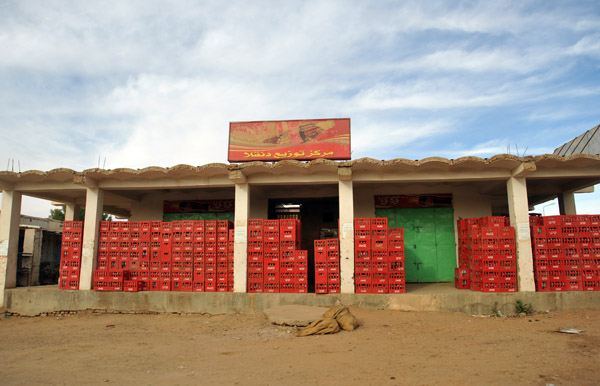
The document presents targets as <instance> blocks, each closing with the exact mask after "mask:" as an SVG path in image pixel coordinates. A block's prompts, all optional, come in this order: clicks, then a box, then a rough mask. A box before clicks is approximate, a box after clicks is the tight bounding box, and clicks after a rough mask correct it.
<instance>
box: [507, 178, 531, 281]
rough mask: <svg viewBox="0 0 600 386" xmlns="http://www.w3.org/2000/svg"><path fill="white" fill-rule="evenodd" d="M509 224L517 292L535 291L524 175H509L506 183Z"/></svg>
mask: <svg viewBox="0 0 600 386" xmlns="http://www.w3.org/2000/svg"><path fill="white" fill-rule="evenodd" d="M506 187H507V192H508V211H509V214H510V225H511V226H513V227H514V228H515V243H516V247H517V280H518V286H519V292H527V291H535V281H534V278H533V252H532V250H531V236H530V233H529V203H528V200H527V183H526V180H525V177H511V178H509V179H508V181H507V183H506Z"/></svg>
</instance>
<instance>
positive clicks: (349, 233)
mask: <svg viewBox="0 0 600 386" xmlns="http://www.w3.org/2000/svg"><path fill="white" fill-rule="evenodd" d="M338 188H339V205H340V235H339V237H340V279H341V288H340V289H341V292H342V293H347V294H352V293H354V192H353V184H352V181H351V180H349V181H348V180H342V179H341V178H340V181H339V183H338Z"/></svg>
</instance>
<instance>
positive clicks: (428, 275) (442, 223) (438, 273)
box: [375, 208, 456, 283]
mask: <svg viewBox="0 0 600 386" xmlns="http://www.w3.org/2000/svg"><path fill="white" fill-rule="evenodd" d="M375 215H376V216H377V217H387V219H388V226H389V227H391V228H393V227H400V228H404V247H405V267H406V268H405V269H406V281H407V282H419V283H423V282H447V281H452V280H454V268H455V267H456V244H455V233H454V211H453V208H399V209H376V210H375Z"/></svg>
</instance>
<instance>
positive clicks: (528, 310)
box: [515, 300, 533, 315]
mask: <svg viewBox="0 0 600 386" xmlns="http://www.w3.org/2000/svg"><path fill="white" fill-rule="evenodd" d="M515 312H516V313H517V314H527V315H531V314H533V305H531V303H523V302H522V301H521V300H517V303H516V304H515Z"/></svg>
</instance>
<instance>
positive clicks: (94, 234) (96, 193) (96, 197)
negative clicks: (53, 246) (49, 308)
mask: <svg viewBox="0 0 600 386" xmlns="http://www.w3.org/2000/svg"><path fill="white" fill-rule="evenodd" d="M86 189H87V191H86V197H85V220H84V223H83V245H82V247H83V248H82V251H81V271H80V274H79V289H80V290H91V289H92V280H93V274H94V268H95V267H96V260H97V251H98V227H99V226H100V220H102V211H103V208H104V191H103V190H102V189H99V188H89V187H88V188H86Z"/></svg>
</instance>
